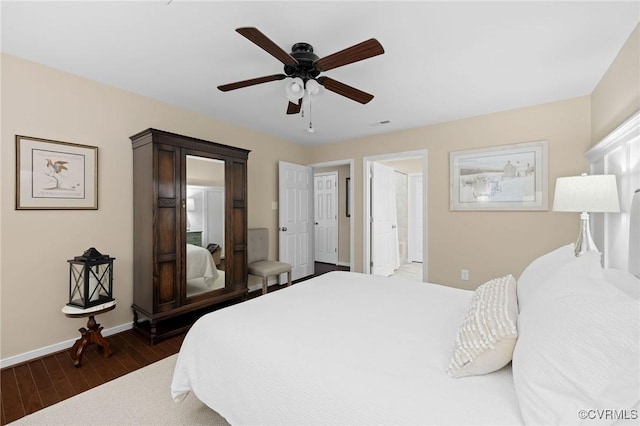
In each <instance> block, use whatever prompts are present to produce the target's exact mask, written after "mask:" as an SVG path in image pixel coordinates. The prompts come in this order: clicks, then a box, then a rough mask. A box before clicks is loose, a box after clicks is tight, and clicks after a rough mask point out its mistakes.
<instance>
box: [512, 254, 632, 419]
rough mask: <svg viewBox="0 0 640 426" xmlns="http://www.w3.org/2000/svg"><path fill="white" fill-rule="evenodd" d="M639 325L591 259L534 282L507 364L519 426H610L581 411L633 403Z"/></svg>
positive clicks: (628, 302)
mask: <svg viewBox="0 0 640 426" xmlns="http://www.w3.org/2000/svg"><path fill="white" fill-rule="evenodd" d="M639 322H640V313H639V305H638V301H637V300H633V299H632V298H630V297H628V296H627V295H626V294H624V293H622V292H621V291H619V290H618V289H617V288H615V287H614V286H612V285H611V284H609V283H608V282H606V281H605V278H604V274H603V271H602V267H601V266H600V256H599V255H598V254H597V253H594V252H587V253H585V254H584V255H582V256H581V257H578V258H576V259H574V260H573V261H572V262H570V263H569V264H567V265H565V266H564V267H563V268H561V269H560V270H559V271H557V272H556V273H555V274H554V275H553V276H552V277H550V278H549V279H548V280H547V281H545V282H544V283H542V284H541V285H540V286H539V288H538V291H537V294H536V297H535V298H534V299H532V300H531V301H529V303H528V304H527V307H526V308H525V309H524V310H522V311H521V312H520V315H519V316H518V341H517V343H516V348H515V350H514V353H513V361H512V368H513V381H514V385H515V389H516V393H517V396H518V402H519V404H520V410H521V412H522V418H523V419H524V421H525V423H526V424H549V425H551V424H579V423H589V424H595V423H597V424H613V423H614V422H615V420H616V419H615V418H613V417H612V416H610V417H606V416H605V415H601V416H600V417H598V418H597V422H594V419H593V418H587V419H583V418H581V415H580V413H581V410H619V411H620V410H630V409H631V408H632V407H633V406H634V405H635V404H637V403H638V401H639V400H640V383H639V381H638V377H639V375H640V349H639V345H640V342H639V341H638V334H639V331H640V330H639V325H638V324H639ZM589 412H590V413H595V414H593V415H594V416H595V415H596V414H597V413H596V412H594V411H589ZM602 412H604V411H602ZM627 412H629V411H627Z"/></svg>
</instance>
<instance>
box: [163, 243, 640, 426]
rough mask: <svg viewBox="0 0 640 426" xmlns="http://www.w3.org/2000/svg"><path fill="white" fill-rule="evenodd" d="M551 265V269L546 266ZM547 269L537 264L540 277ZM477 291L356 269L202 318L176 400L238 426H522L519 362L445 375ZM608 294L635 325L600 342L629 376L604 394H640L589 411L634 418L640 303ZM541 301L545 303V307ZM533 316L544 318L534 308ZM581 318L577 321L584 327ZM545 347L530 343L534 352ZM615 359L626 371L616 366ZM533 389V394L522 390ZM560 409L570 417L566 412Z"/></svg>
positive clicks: (183, 356) (184, 357) (177, 375)
mask: <svg viewBox="0 0 640 426" xmlns="http://www.w3.org/2000/svg"><path fill="white" fill-rule="evenodd" d="M572 250H573V247H572V246H566V247H562V248H560V249H558V250H555V251H554V252H557V251H561V252H562V254H563V255H567V254H568V255H569V256H570V255H571V251H572ZM554 256H555V257H558V255H557V253H554ZM567 257H568V256H567ZM542 266H543V268H542V269H548V268H549V266H548V262H546V263H545V262H543V265H542ZM573 267H574V269H576V268H577V269H578V270H574V271H573V273H576V272H578V273H579V272H580V271H579V269H584V265H574V266H573ZM540 273H543V272H540V268H538V271H537V272H536V273H535V274H534V276H535V275H536V274H538V275H539V274H540ZM561 278H562V279H566V277H561ZM625 278H628V277H626V276H625ZM536 284H538V283H536ZM600 284H602V283H601V282H600ZM614 290H615V291H617V293H616V292H614ZM475 293H476V292H474V291H468V290H461V289H455V288H450V287H446V286H440V285H436V284H426V283H420V282H415V281H409V280H403V279H393V278H387V277H377V276H372V275H363V274H359V273H352V272H331V273H328V274H325V275H321V276H319V277H316V278H314V279H312V280H309V281H305V282H302V283H299V284H297V285H294V286H292V287H291V288H287V289H285V290H280V291H278V292H274V293H270V294H267V295H265V296H262V297H259V298H256V299H252V300H249V301H247V302H244V303H242V304H238V305H235V306H232V307H229V308H226V309H223V310H220V311H217V312H214V313H211V314H209V315H206V316H204V317H202V318H201V319H200V320H198V321H197V322H196V324H194V326H193V327H192V329H191V330H190V331H189V333H188V335H187V336H186V338H185V340H184V343H183V346H182V348H181V350H180V353H179V356H178V361H177V364H176V369H175V372H174V378H173V382H172V387H171V391H172V396H173V398H174V399H175V400H180V399H181V398H183V397H184V396H185V395H186V394H187V393H189V392H193V393H194V394H195V396H196V397H198V398H199V399H200V400H201V401H203V402H204V403H205V404H207V405H208V406H209V407H211V408H213V409H214V410H216V411H217V412H218V413H219V414H220V415H222V416H223V417H225V418H226V419H227V421H229V422H230V423H231V424H234V425H235V424H237V425H240V424H487V425H488V424H493V425H498V424H505V425H507V424H508V425H514V424H523V423H524V422H525V419H523V415H522V411H521V401H519V395H518V392H517V390H516V387H517V385H518V383H517V380H516V379H517V378H514V375H513V371H512V367H511V365H506V366H505V367H503V368H498V369H497V371H495V372H491V373H490V374H479V375H471V376H468V377H460V378H455V377H451V375H450V374H447V370H448V368H449V367H450V364H451V358H452V356H451V354H452V348H453V346H454V343H455V340H456V339H455V338H456V334H457V333H458V331H459V327H460V321H461V319H462V318H464V316H465V312H466V311H467V310H468V308H469V305H470V304H471V302H472V301H473V299H474V295H475ZM605 293H607V294H608V293H613V296H612V297H613V298H614V299H615V298H616V297H617V298H618V299H620V300H622V301H623V302H620V300H615V301H614V302H612V303H613V304H614V305H615V306H616V307H617V308H618V307H619V306H623V305H624V306H623V308H624V309H617V312H618V314H619V316H618V317H617V318H616V319H614V323H615V324H613V325H614V326H616V327H621V326H624V325H625V324H626V325H628V327H627V329H626V331H625V332H623V333H622V334H621V335H620V336H618V339H617V340H616V339H613V341H612V340H611V339H610V337H611V336H609V335H608V334H607V333H606V332H605V333H604V334H602V333H601V335H600V336H599V337H600V338H603V339H606V342H601V343H602V344H604V343H607V344H608V345H610V349H607V350H606V351H605V352H606V353H610V352H612V351H613V352H617V353H618V354H617V355H619V356H618V357H617V358H616V359H615V362H612V365H611V368H612V369H613V370H614V372H613V373H612V374H614V373H616V374H618V373H621V372H627V373H628V374H629V376H628V377H627V379H628V380H624V379H620V377H618V376H615V377H614V378H613V379H610V378H609V379H608V378H607V377H605V378H601V377H599V376H598V380H602V382H603V383H606V384H607V386H608V388H607V389H608V390H607V392H614V391H615V389H617V388H616V386H618V385H619V387H621V388H625V387H629V386H631V388H633V389H635V391H636V392H635V394H634V395H631V396H630V397H627V396H626V395H625V396H623V398H622V399H623V400H624V401H623V402H619V403H618V402H617V401H609V403H611V404H613V403H614V402H615V403H617V404H618V405H611V406H608V407H601V406H595V405H586V407H582V408H591V407H594V409H595V408H612V407H613V408H617V409H628V410H631V409H633V407H634V406H635V405H637V402H638V396H637V389H638V385H637V374H635V380H636V381H635V382H634V381H633V376H634V374H633V372H634V371H635V372H636V373H637V372H638V366H637V363H638V362H637V358H638V356H639V354H638V344H637V334H638V309H637V308H638V303H637V300H634V299H632V297H631V296H629V295H627V294H622V292H620V291H619V290H617V289H616V288H615V287H614V286H611V288H608V289H607V291H606V292H605ZM608 296H611V294H609V295H608ZM526 298H527V299H530V298H531V297H530V296H529V295H527V296H526ZM624 298H627V299H628V300H626V299H624ZM538 299H539V297H538ZM632 300H634V301H633V302H632ZM534 302H535V299H534V300H533V301H532V302H531V303H532V304H534ZM542 303H544V305H547V303H548V302H547V301H538V302H537V304H538V305H540V304H542ZM561 305H562V303H561ZM586 305H588V306H591V305H590V304H589V303H587V304H586ZM533 306H534V307H535V304H534V305H533ZM597 306H599V303H596V305H595V307H594V306H591V307H592V308H594V309H596V308H597ZM607 306H608V305H607ZM608 307H610V306H608ZM525 309H529V310H530V313H532V314H533V315H535V312H534V308H525ZM546 311H547V308H546V307H545V306H542V312H543V313H544V312H546ZM523 314H524V313H523ZM577 314H578V316H579V318H577V319H579V320H580V321H584V320H585V318H583V316H580V315H579V312H577ZM589 315H592V318H591V319H588V318H587V319H586V320H588V322H589V324H592V323H593V322H594V321H601V320H602V319H603V318H601V315H600V314H599V313H598V312H594V311H589ZM634 315H635V316H634ZM544 316H546V314H545V315H543V316H542V317H544ZM565 321H566V319H565ZM520 326H521V325H520V324H519V327H520ZM525 328H526V327H525ZM532 334H536V333H535V332H532ZM589 334H590V335H591V336H593V333H589ZM634 335H635V343H633V342H634V340H633V339H634ZM538 337H540V336H538ZM566 337H567V336H562V335H560V336H555V339H554V338H553V336H552V337H550V336H542V340H546V339H549V338H551V340H552V342H553V345H554V347H552V348H548V349H549V350H548V351H547V352H544V351H543V352H541V354H542V355H541V356H542V357H545V356H547V355H549V353H551V354H553V353H554V351H560V352H562V347H561V346H560V347H559V346H557V345H562V344H565V345H568V344H573V343H576V342H577V343H578V344H580V340H581V336H575V337H576V338H575V339H573V338H569V339H568V340H567V339H566ZM569 337H570V336H569ZM595 338H596V339H597V336H596V337H595ZM558 339H561V340H565V342H563V341H560V342H558V341H557V340H558ZM624 339H629V340H628V341H627V350H626V352H625V350H624V349H621V348H620V346H625V343H624ZM539 340H540V339H533V342H530V341H525V342H526V344H534V345H535V344H537V343H540V341H539ZM593 342H594V340H591V341H590V342H589V344H592V343H593ZM629 342H630V344H628V343H629ZM523 344H524V343H523ZM582 346H584V345H582ZM580 348H582V347H580ZM611 348H613V349H611ZM528 350H530V349H528ZM531 351H532V352H535V350H531ZM515 353H517V351H516V352H515ZM530 355H531V354H523V356H521V358H522V359H523V362H530V363H531V364H532V366H533V372H532V371H531V369H527V368H525V370H524V372H523V377H527V375H536V374H538V371H537V369H539V368H540V367H541V365H542V366H543V367H544V363H543V364H540V362H541V361H540V360H533V361H528V360H527V357H529V356H530ZM634 357H635V359H636V361H635V364H634V361H633V359H634ZM578 358H580V356H579V357H578ZM583 361H584V360H583ZM542 362H544V360H543V361H542ZM599 362H600V361H599ZM615 363H622V364H621V365H620V366H618V367H616V366H615V365H614V364H615ZM590 365H591V364H590ZM565 367H567V368H569V369H570V368H571V365H568V366H565ZM562 368H564V367H561V369H562ZM560 373H562V372H560ZM550 374H551V375H552V376H555V375H556V374H559V373H558V372H556V371H552V372H550ZM590 374H593V373H590ZM614 375H615V374H614ZM543 376H544V375H543ZM596 376H597V375H596ZM527 380H529V379H527ZM544 380H546V379H543V380H542V385H546V383H544ZM616 380H617V382H616ZM629 381H631V382H630V383H629ZM590 386H591V384H589V383H587V384H586V385H585V387H587V388H589V387H590ZM634 386H635V387H634ZM527 391H528V390H527V389H526V386H524V387H523V390H522V392H523V393H525V394H526V393H527ZM589 392H591V390H589ZM595 392H596V393H597V392H599V390H598V389H596V391H595ZM621 392H623V391H621ZM614 393H615V392H614ZM632 393H633V392H632ZM534 394H535V391H534ZM625 398H626V399H625ZM534 399H535V397H534ZM614 399H615V398H614ZM581 401H584V399H582V400H578V401H577V404H578V405H576V401H572V403H573V405H571V408H570V409H569V411H572V410H573V413H574V415H577V414H576V413H578V411H579V409H580V408H577V407H579V406H580V405H579V404H580V403H581ZM535 403H537V401H536V402H535ZM565 403H566V401H564V402H563V404H561V405H565ZM620 404H621V405H620ZM574 405H575V407H574ZM462 408H463V409H462ZM535 409H536V408H535V407H534V410H535ZM558 409H559V410H560V411H562V412H566V411H567V410H566V409H563V408H562V406H561V407H559V408H558ZM628 413H632V412H631V411H628ZM565 415H566V413H565ZM630 415H631V414H630ZM576 420H577V419H576ZM529 423H530V422H529ZM555 423H559V422H555Z"/></svg>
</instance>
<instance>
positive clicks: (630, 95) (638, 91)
mask: <svg viewBox="0 0 640 426" xmlns="http://www.w3.org/2000/svg"><path fill="white" fill-rule="evenodd" d="M638 110H640V25H638V26H636V28H635V29H634V30H633V32H632V33H631V36H630V37H629V39H628V40H627V42H626V43H625V44H624V46H623V47H622V49H621V50H620V52H619V53H618V55H617V56H616V58H615V60H614V61H613V63H612V64H611V66H610V67H609V69H608V70H607V73H606V74H605V75H604V77H603V78H602V79H601V80H600V83H598V85H597V86H596V88H595V90H594V91H593V93H592V94H591V145H595V144H596V143H598V142H599V141H600V140H602V138H604V137H605V136H606V135H607V134H609V133H610V132H611V131H612V130H613V129H615V128H616V127H618V126H619V125H620V124H621V123H622V122H624V121H625V120H626V119H627V118H629V117H631V115H632V114H634V113H635V112H637V111H638Z"/></svg>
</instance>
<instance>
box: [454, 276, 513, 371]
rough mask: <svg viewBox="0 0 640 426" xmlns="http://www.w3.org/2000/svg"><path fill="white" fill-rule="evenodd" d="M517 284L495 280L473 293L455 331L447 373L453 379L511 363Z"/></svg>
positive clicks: (505, 278)
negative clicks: (455, 335) (456, 331)
mask: <svg viewBox="0 0 640 426" xmlns="http://www.w3.org/2000/svg"><path fill="white" fill-rule="evenodd" d="M517 319H518V302H517V298H516V280H515V279H514V278H513V276H511V275H507V276H506V277H502V278H496V279H493V280H491V281H488V282H486V283H484V284H482V285H481V286H480V287H478V288H477V289H476V291H475V292H474V294H473V297H472V299H471V303H470V305H469V307H468V309H467V312H466V314H465V317H464V319H463V321H462V324H461V325H460V327H459V329H458V335H457V337H456V341H455V344H454V347H453V356H452V358H451V362H450V363H449V367H448V368H447V373H448V374H449V375H450V376H453V377H464V376H471V375H475V374H486V373H491V372H492V371H496V370H499V369H500V368H502V367H504V366H505V365H507V364H508V363H509V361H511V356H512V354H513V348H514V346H515V343H516V337H517V336H518V332H517V330H516V321H517Z"/></svg>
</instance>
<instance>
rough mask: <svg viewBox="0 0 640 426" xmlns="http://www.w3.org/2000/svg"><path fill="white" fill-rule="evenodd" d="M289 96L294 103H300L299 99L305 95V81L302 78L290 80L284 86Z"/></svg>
mask: <svg viewBox="0 0 640 426" xmlns="http://www.w3.org/2000/svg"><path fill="white" fill-rule="evenodd" d="M284 90H285V92H286V94H287V98H288V99H289V101H290V102H293V103H294V104H297V103H298V99H300V98H301V97H303V96H304V82H303V81H302V79H301V78H299V77H296V78H293V79H291V81H288V82H287V84H286V85H285V86H284Z"/></svg>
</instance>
